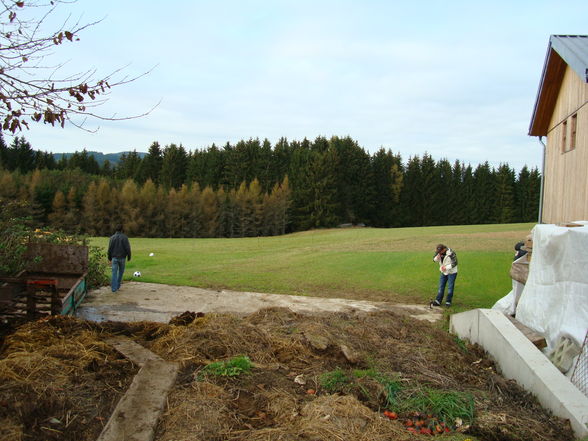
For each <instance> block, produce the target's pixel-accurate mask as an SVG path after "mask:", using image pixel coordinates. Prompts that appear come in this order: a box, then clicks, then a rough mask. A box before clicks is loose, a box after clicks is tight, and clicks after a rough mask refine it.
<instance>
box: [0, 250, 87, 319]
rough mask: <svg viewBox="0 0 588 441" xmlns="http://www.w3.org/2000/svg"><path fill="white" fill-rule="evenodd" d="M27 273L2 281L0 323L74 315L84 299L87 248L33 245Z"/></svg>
mask: <svg viewBox="0 0 588 441" xmlns="http://www.w3.org/2000/svg"><path fill="white" fill-rule="evenodd" d="M26 256H27V259H28V262H29V264H28V266H27V269H26V270H25V271H23V272H21V273H20V274H18V275H17V276H16V277H4V278H0V319H1V320H11V319H15V318H17V319H22V318H25V319H27V320H33V319H37V318H39V317H42V316H44V315H56V314H73V313H74V312H75V310H76V308H77V307H78V305H79V304H80V303H81V301H82V300H83V299H84V297H85V295H86V292H87V287H86V276H87V274H88V272H87V271H88V247H86V246H82V245H58V244H41V243H31V244H29V246H28V249H27V253H26Z"/></svg>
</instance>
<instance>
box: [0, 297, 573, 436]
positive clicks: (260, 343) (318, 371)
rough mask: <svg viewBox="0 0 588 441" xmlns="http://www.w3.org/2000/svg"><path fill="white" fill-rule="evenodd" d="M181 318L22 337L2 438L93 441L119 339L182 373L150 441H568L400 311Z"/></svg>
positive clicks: (2, 408)
mask: <svg viewBox="0 0 588 441" xmlns="http://www.w3.org/2000/svg"><path fill="white" fill-rule="evenodd" d="M189 318H190V319H192V318H193V317H192V315H190V317H189ZM186 321H187V320H180V321H179V322H178V323H181V324H179V325H172V324H155V323H150V322H143V323H133V324H121V323H103V324H91V323H88V322H83V321H80V320H75V319H65V318H59V319H57V318H56V319H50V320H46V321H41V322H37V323H33V324H30V325H26V326H25V327H22V328H20V329H19V330H18V331H17V332H16V333H15V334H13V335H12V336H10V337H8V338H7V340H6V345H5V347H4V349H3V352H2V354H1V357H0V384H2V386H1V387H0V423H1V424H0V434H2V439H8V440H17V439H67V440H70V439H71V440H73V439H76V440H93V439H95V438H96V435H97V433H98V432H99V429H100V424H96V421H99V422H100V421H102V420H100V418H107V417H108V415H109V412H110V410H111V409H112V407H113V405H114V403H115V402H116V399H117V398H118V397H119V396H120V393H121V392H123V391H124V390H125V389H126V387H127V385H128V381H129V378H130V377H129V375H132V373H133V372H134V370H133V369H134V368H133V367H132V366H131V365H130V363H128V362H125V361H124V360H121V359H120V357H119V356H117V354H116V353H114V351H113V350H112V349H110V348H109V347H108V346H106V345H105V344H104V343H102V339H103V338H104V337H106V336H110V335H112V334H125V335H128V336H131V338H133V339H134V340H136V341H137V342H139V343H141V344H143V345H144V346H146V347H148V348H149V349H151V350H152V351H153V352H155V353H157V354H158V355H159V356H161V357H162V358H164V359H166V360H169V361H175V362H178V363H180V365H181V373H180V375H179V377H178V381H177V383H176V385H175V387H174V389H173V390H172V392H171V394H170V396H169V397H168V407H167V409H166V412H165V414H164V417H163V418H162V420H161V421H160V423H159V426H158V429H157V435H156V440H158V441H172V440H180V439H182V440H188V439H207V440H253V441H256V440H260V441H261V440H301V441H302V440H325V441H326V440H333V439H345V440H382V441H384V440H390V439H394V440H400V441H402V440H409V439H416V438H415V435H414V434H413V433H411V431H409V430H412V431H416V428H415V427H408V426H407V425H409V424H410V425H411V426H414V425H416V426H417V428H419V429H420V430H432V431H435V430H436V429H437V431H438V432H443V433H446V431H448V432H449V434H448V436H449V438H447V435H444V436H440V439H451V440H458V439H465V438H467V437H470V438H472V441H473V440H484V441H515V440H517V441H571V440H573V434H572V432H571V430H570V428H569V425H568V424H567V423H565V422H563V421H562V420H560V419H558V418H554V417H552V416H550V415H549V414H548V413H547V412H546V411H545V410H543V409H542V408H541V407H540V406H539V405H538V404H537V402H536V400H535V399H533V398H532V397H530V396H529V395H528V394H527V393H525V392H524V391H523V390H522V389H521V388H519V387H518V386H517V385H516V384H514V383H513V382H510V381H506V380H504V379H503V378H502V377H501V376H499V375H498V374H497V373H496V370H495V367H494V365H493V363H492V362H491V361H490V360H488V359H487V358H486V357H485V356H484V354H483V352H482V351H481V350H480V349H479V348H477V347H473V346H467V345H465V344H464V343H463V342H461V341H459V340H456V339H455V338H454V337H452V336H450V335H448V334H447V333H446V332H445V331H443V330H442V329H441V327H440V326H439V325H432V324H430V323H427V322H421V321H416V320H414V319H412V318H410V317H409V316H407V315H403V314H398V313H395V312H391V311H380V312H369V313H366V312H361V313H353V312H351V313H344V312H336V313H321V314H320V315H308V314H300V313H295V312H292V311H289V310H287V309H281V308H271V309H264V310H261V311H259V312H257V313H254V314H251V315H249V316H236V315H230V314H214V313H210V314H206V315H205V316H203V317H194V318H193V321H191V322H190V323H185V322H186ZM19 357H23V358H22V359H19ZM235 359H240V360H241V361H242V362H243V363H244V364H242V365H239V366H237V365H231V364H230V362H231V360H235ZM247 363H249V365H247ZM243 366H244V367H243ZM248 366H249V367H248ZM241 367H243V368H241ZM15 372H16V373H17V374H15ZM97 372H98V374H97ZM37 397H38V398H37ZM419 397H420V398H423V397H425V398H426V399H427V400H429V401H430V403H428V404H427V402H425V401H426V400H425V401H423V400H421V401H418V400H417V398H419ZM448 397H449V398H451V399H452V400H453V401H451V405H450V404H447V403H449V402H448V401H443V400H446V399H447V398H448ZM454 398H457V400H455V399H454ZM460 400H461V401H460ZM431 403H433V404H435V403H437V404H439V403H441V404H442V406H441V407H440V408H435V407H434V405H433V404H431ZM456 403H457V404H458V405H459V406H461V407H463V411H464V412H465V413H464V414H463V416H460V417H459V418H455V417H451V418H449V417H448V415H449V413H447V409H443V408H442V407H451V406H455V405H456ZM423 406H424V407H423ZM385 408H388V409H390V410H393V411H395V412H396V413H397V416H396V414H395V416H394V417H393V418H391V417H385V416H384V415H383V410H384V409H385ZM419 412H420V413H419ZM468 412H469V413H468ZM388 415H390V413H389V414H388ZM74 417H75V419H74ZM51 418H55V419H56V420H59V422H60V423H59V424H60V425H58V424H57V423H55V422H54V421H53V422H52V420H51ZM97 418H98V420H97ZM409 420H410V421H411V422H410V423H409V422H408V421H409ZM52 424H53V425H52ZM29 426H30V427H31V428H29ZM65 426H67V427H65ZM32 427H34V429H32ZM72 427H75V429H76V430H75V431H73V430H69V431H68V429H69V428H72ZM82 428H83V429H84V430H81V429H82ZM52 430H55V431H60V432H59V433H57V432H55V433H54V432H53V431H52ZM11 431H12V432H11ZM73 432H77V433H75V434H74V433H73ZM458 432H461V433H462V434H463V435H467V436H463V437H461V438H460V436H459V435H458V434H457V433H458ZM423 433H425V432H423ZM23 435H24V436H23Z"/></svg>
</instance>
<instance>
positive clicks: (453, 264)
mask: <svg viewBox="0 0 588 441" xmlns="http://www.w3.org/2000/svg"><path fill="white" fill-rule="evenodd" d="M433 261H434V262H437V263H439V271H441V274H440V276H439V289H438V290H437V298H436V299H435V300H433V302H432V303H431V305H433V306H441V303H442V302H443V296H444V295H445V285H447V298H446V299H445V306H448V307H449V306H451V301H452V300H453V288H454V287H455V279H456V278H457V255H456V254H455V251H453V250H452V249H451V248H447V247H446V246H445V245H443V244H442V243H440V244H439V245H437V249H436V254H435V257H434V258H433Z"/></svg>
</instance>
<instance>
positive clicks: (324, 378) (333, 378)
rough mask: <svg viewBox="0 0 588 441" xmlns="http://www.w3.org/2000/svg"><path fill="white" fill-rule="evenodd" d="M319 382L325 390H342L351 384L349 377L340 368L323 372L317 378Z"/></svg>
mask: <svg viewBox="0 0 588 441" xmlns="http://www.w3.org/2000/svg"><path fill="white" fill-rule="evenodd" d="M319 384H320V385H321V387H322V388H323V389H325V390H326V391H327V392H331V393H333V392H342V391H343V390H345V389H347V388H348V386H349V385H350V384H351V379H350V378H349V377H348V376H347V375H345V373H344V372H343V370H342V369H340V368H337V369H335V370H334V371H330V372H325V373H324V374H322V375H321V376H320V378H319Z"/></svg>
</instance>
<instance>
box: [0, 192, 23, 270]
mask: <svg viewBox="0 0 588 441" xmlns="http://www.w3.org/2000/svg"><path fill="white" fill-rule="evenodd" d="M0 206H2V209H1V210H0V276H14V275H16V274H17V273H18V272H19V271H21V270H23V269H24V268H25V266H26V259H25V252H26V250H27V246H26V241H27V237H28V235H29V229H28V227H27V225H26V222H27V218H26V217H25V216H23V214H22V212H23V210H25V208H26V204H25V203H23V202H13V201H6V200H4V199H1V198H0Z"/></svg>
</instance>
